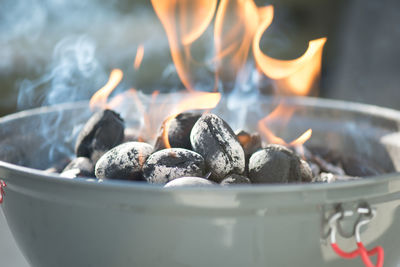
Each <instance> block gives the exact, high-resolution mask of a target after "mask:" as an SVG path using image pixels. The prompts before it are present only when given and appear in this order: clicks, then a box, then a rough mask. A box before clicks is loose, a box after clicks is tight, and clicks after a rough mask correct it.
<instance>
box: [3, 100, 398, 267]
mask: <svg viewBox="0 0 400 267" xmlns="http://www.w3.org/2000/svg"><path fill="white" fill-rule="evenodd" d="M288 104H289V105H291V106H293V107H295V108H296V113H295V115H294V116H293V118H292V120H291V123H289V124H288V125H287V127H286V128H285V129H283V128H282V129H281V127H280V126H279V125H278V124H276V125H274V126H273V127H275V131H276V132H277V134H278V136H283V137H285V138H289V139H290V138H292V137H294V136H296V135H298V133H299V132H301V131H304V130H305V129H308V128H312V129H313V136H312V138H311V139H310V140H309V141H308V144H309V145H313V146H314V145H315V146H325V147H328V148H331V149H335V150H337V151H340V153H342V154H344V155H346V154H347V155H348V154H355V155H362V157H364V158H366V159H368V160H370V161H371V162H374V164H379V166H381V167H382V168H384V169H385V170H387V171H388V172H390V173H388V174H385V175H381V176H375V177H369V178H366V179H362V180H357V181H349V182H339V183H335V184H276V185H257V186H237V187H229V188H225V187H215V188H169V189H164V188H162V187H160V186H156V185H149V184H143V183H139V182H125V181H104V182H96V181H90V180H86V179H80V178H79V179H73V180H71V179H67V178H61V177H58V176H57V175H52V174H47V173H44V172H43V171H39V170H38V169H44V168H46V167H49V166H50V165H51V162H52V161H56V160H59V159H60V158H61V157H62V155H63V153H68V152H71V151H72V146H73V140H71V139H73V137H71V136H69V135H71V132H73V131H74V129H76V128H79V127H78V126H79V125H81V124H83V123H84V122H85V120H87V118H88V117H89V116H90V111H89V109H88V105H87V103H73V104H65V105H59V106H54V107H45V108H40V109H36V110H29V111H24V112H21V113H17V114H13V115H10V116H7V117H4V118H2V119H1V120H0V140H1V141H0V146H1V148H2V149H1V152H0V160H1V161H0V178H1V179H3V180H4V181H5V182H6V183H7V187H6V188H5V196H4V201H3V203H2V204H1V207H2V209H3V212H4V214H5V216H6V219H7V222H8V225H9V227H10V229H11V232H12V234H13V236H14V238H15V239H16V241H17V244H18V246H19V247H20V248H21V250H22V252H23V254H24V255H25V257H26V258H27V260H28V262H29V263H30V264H31V265H32V266H34V267H39V266H40V267H54V266H60V267H62V266H96V267H99V266H174V267H177V266H291V265H294V266H361V264H362V263H361V260H359V259H355V260H343V259H340V258H339V257H338V256H337V255H336V254H334V253H333V252H332V250H331V248H330V246H329V243H327V242H325V241H324V235H325V231H326V229H325V227H324V225H323V220H324V218H326V217H327V216H328V215H329V214H331V213H332V212H333V211H334V207H335V206H336V205H337V204H338V203H342V204H343V206H344V207H345V208H349V209H354V207H355V206H357V205H358V204H359V203H360V202H367V203H369V204H370V205H371V206H372V207H373V208H375V209H376V211H377V216H376V218H374V219H373V221H371V223H370V224H369V225H368V228H366V230H365V231H363V233H362V239H363V241H364V243H365V244H366V246H367V247H373V246H375V245H381V246H383V247H384V249H385V266H397V265H398V263H399V262H400V255H399V253H398V247H399V246H400V231H398V229H399V227H400V225H399V222H400V210H399V206H400V175H399V173H397V172H396V171H397V170H398V169H399V166H398V164H400V159H399V156H400V141H399V140H400V139H399V138H398V135H399V125H400V112H397V111H394V110H390V109H385V108H380V107H375V106H369V105H363V104H356V103H349V102H341V101H332V100H322V99H315V98H301V99H297V98H294V99H289V100H288ZM258 105H260V107H261V108H262V109H265V111H266V114H267V113H268V110H269V109H270V107H271V102H270V99H268V98H265V99H260V100H259V102H258ZM218 112H219V113H220V115H221V116H222V117H224V114H225V115H227V116H228V115H229V114H227V113H226V111H225V109H224V106H223V105H222V106H221V107H220V108H219V110H218ZM72 118H73V119H72ZM247 120H248V121H247V122H248V126H249V128H250V129H251V128H254V127H255V126H256V121H255V120H254V121H252V119H251V116H250V117H249V118H248V119H247ZM60 122H62V123H60ZM52 125H53V127H51V126H52ZM45 126H50V127H45ZM43 129H46V134H45V135H44V134H43V131H44V130H43ZM66 137H68V138H66ZM56 141H57V142H58V143H57V147H62V148H63V151H59V150H54V149H53V148H54V147H53V146H52V145H54V142H56ZM50 150H53V151H50ZM49 151H50V152H49ZM338 243H340V246H341V247H343V249H345V250H346V249H347V250H352V249H354V247H355V241H354V240H353V239H341V238H339V239H338Z"/></svg>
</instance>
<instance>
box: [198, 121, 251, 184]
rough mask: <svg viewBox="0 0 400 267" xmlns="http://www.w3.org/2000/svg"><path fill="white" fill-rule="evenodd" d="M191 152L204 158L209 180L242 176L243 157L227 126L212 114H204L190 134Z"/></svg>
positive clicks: (235, 139)
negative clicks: (232, 174) (232, 175)
mask: <svg viewBox="0 0 400 267" xmlns="http://www.w3.org/2000/svg"><path fill="white" fill-rule="evenodd" d="M190 141H191V144H192V147H193V150H194V151H196V152H197V153H199V154H200V155H202V156H203V157H204V160H205V162H206V168H207V171H210V172H211V177H210V179H211V180H214V181H216V182H221V181H222V179H224V177H225V176H227V175H228V174H230V173H238V174H242V173H243V172H244V170H245V156H244V151H243V148H242V146H241V145H240V143H239V141H238V140H237V138H236V135H235V133H234V132H233V131H232V129H231V128H230V127H229V125H228V124H227V123H226V122H225V121H224V120H222V119H221V118H219V117H218V116H216V115H214V114H205V115H203V116H201V118H200V119H199V120H198V121H197V122H196V124H195V125H194V126H193V129H192V132H191V134H190Z"/></svg>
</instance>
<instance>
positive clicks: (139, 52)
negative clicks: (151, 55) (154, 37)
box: [133, 45, 144, 70]
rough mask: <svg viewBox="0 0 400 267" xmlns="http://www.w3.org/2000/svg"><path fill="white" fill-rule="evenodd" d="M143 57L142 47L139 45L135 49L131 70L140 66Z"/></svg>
mask: <svg viewBox="0 0 400 267" xmlns="http://www.w3.org/2000/svg"><path fill="white" fill-rule="evenodd" d="M143 55H144V46H143V45H139V46H138V48H137V51H136V57H135V61H134V63H133V68H134V69H135V70H137V69H139V67H140V64H142V60H143Z"/></svg>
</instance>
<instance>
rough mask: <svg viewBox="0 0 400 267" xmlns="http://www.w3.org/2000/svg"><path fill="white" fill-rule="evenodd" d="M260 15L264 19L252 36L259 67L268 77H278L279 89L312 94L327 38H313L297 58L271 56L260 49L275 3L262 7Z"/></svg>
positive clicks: (293, 92) (272, 15) (299, 93)
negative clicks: (285, 58)
mask: <svg viewBox="0 0 400 267" xmlns="http://www.w3.org/2000/svg"><path fill="white" fill-rule="evenodd" d="M259 14H260V19H261V21H262V22H261V23H260V25H259V27H258V29H257V31H256V33H255V36H254V39H253V53H254V58H255V60H256V63H257V65H258V67H259V68H260V69H261V70H262V72H263V73H264V74H265V75H267V76H268V77H269V78H271V79H273V80H276V81H277V85H278V87H280V89H282V90H285V91H287V92H289V93H291V94H295V95H302V96H305V95H307V94H309V92H310V90H311V89H312V87H313V84H314V82H315V80H316V78H317V77H318V76H319V73H320V71H321V59H322V50H323V47H324V44H325V42H326V38H320V39H316V40H312V41H310V42H309V45H308V48H307V50H306V52H305V53H304V54H303V55H302V56H301V57H299V58H297V59H293V60H279V59H274V58H271V57H269V56H267V55H265V54H264V53H263V52H262V51H261V49H260V41H261V37H262V35H263V33H264V32H265V31H266V29H267V28H268V27H269V26H270V25H271V23H272V20H273V17H274V8H273V7H272V6H267V7H264V8H260V9H259Z"/></svg>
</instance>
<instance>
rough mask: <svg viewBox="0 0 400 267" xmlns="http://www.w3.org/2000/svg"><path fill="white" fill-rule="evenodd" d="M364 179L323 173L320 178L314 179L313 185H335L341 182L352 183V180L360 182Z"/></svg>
mask: <svg viewBox="0 0 400 267" xmlns="http://www.w3.org/2000/svg"><path fill="white" fill-rule="evenodd" d="M359 179H362V178H360V177H355V176H347V175H335V174H333V173H327V172H321V173H320V174H319V175H318V176H316V177H314V178H313V180H312V182H313V183H334V182H340V181H351V180H359Z"/></svg>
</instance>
